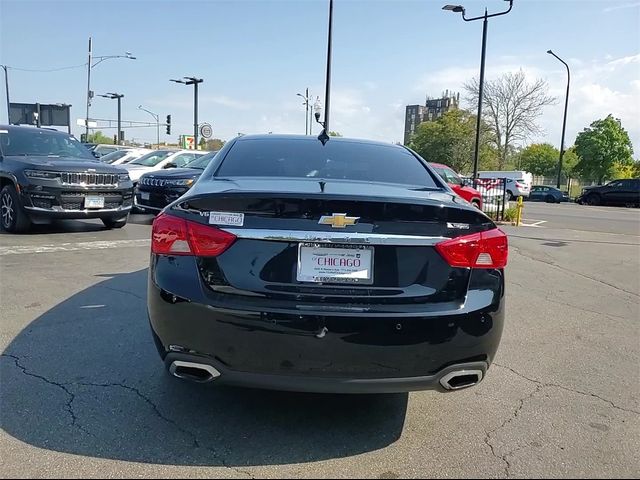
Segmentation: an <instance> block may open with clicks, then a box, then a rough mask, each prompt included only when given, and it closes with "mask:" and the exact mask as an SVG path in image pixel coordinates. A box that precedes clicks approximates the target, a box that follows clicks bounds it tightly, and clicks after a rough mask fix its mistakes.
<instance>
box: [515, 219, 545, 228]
mask: <svg viewBox="0 0 640 480" xmlns="http://www.w3.org/2000/svg"><path fill="white" fill-rule="evenodd" d="M529 221H531V220H529ZM543 223H547V221H546V220H536V221H534V223H524V221H522V222H520V226H522V227H538V228H544V227H543V226H542V224H543Z"/></svg>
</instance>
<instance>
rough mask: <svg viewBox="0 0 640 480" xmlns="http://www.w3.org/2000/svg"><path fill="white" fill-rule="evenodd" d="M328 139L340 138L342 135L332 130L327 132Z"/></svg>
mask: <svg viewBox="0 0 640 480" xmlns="http://www.w3.org/2000/svg"><path fill="white" fill-rule="evenodd" d="M329 136H330V137H341V136H342V134H341V133H340V132H334V131H333V130H329Z"/></svg>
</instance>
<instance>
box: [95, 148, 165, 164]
mask: <svg viewBox="0 0 640 480" xmlns="http://www.w3.org/2000/svg"><path fill="white" fill-rule="evenodd" d="M152 151H153V150H150V149H148V148H128V149H126V150H124V149H123V150H117V151H115V152H111V153H107V154H106V155H104V156H102V157H100V160H101V161H102V162H105V163H108V164H110V165H123V164H125V163H129V162H132V161H133V160H135V159H136V158H140V157H141V156H142V155H146V154H147V153H151V152H152Z"/></svg>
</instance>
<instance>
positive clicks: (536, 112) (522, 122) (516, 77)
mask: <svg viewBox="0 0 640 480" xmlns="http://www.w3.org/2000/svg"><path fill="white" fill-rule="evenodd" d="M478 87H479V82H478V79H477V78H474V79H472V80H471V81H469V82H467V83H465V84H464V89H465V91H466V93H467V97H466V99H467V101H468V102H470V103H471V104H475V105H477V104H478ZM547 92H548V86H547V82H545V81H544V80H542V79H538V80H536V81H535V82H534V83H529V82H527V80H526V78H525V74H524V72H523V71H522V70H520V71H518V72H516V73H505V74H503V75H501V76H500V77H498V78H497V79H495V80H491V81H485V84H484V95H483V96H484V100H483V105H482V107H483V108H482V110H483V113H482V116H483V118H484V120H485V121H486V122H487V124H488V125H489V128H490V130H491V131H492V132H493V134H494V135H493V137H494V138H493V141H494V142H495V146H496V148H497V149H498V151H499V152H500V159H499V168H500V169H502V168H503V167H504V165H505V163H506V160H507V156H508V155H509V152H510V151H512V150H513V148H514V146H515V144H516V143H518V142H522V141H524V140H526V139H527V138H528V137H530V136H532V135H535V134H537V133H540V132H541V129H540V127H538V125H537V123H536V120H537V119H538V117H539V116H540V115H542V109H543V107H545V106H547V105H553V104H554V103H556V99H555V97H551V96H549V95H548V93H547Z"/></svg>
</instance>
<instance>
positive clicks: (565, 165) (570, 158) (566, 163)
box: [562, 146, 579, 178]
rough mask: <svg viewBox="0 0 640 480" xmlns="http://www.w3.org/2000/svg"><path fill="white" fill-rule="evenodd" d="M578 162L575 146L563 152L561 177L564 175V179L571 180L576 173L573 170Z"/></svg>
mask: <svg viewBox="0 0 640 480" xmlns="http://www.w3.org/2000/svg"><path fill="white" fill-rule="evenodd" d="M578 160H579V158H578V155H577V154H576V147H575V146H573V147H570V148H568V149H566V150H565V151H564V155H563V156H562V175H564V177H565V178H571V177H573V175H574V174H575V173H576V172H575V169H576V165H577V164H578Z"/></svg>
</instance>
